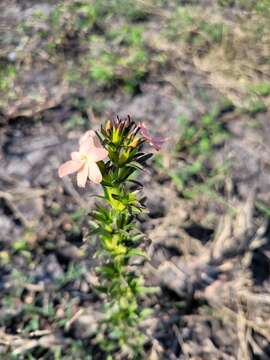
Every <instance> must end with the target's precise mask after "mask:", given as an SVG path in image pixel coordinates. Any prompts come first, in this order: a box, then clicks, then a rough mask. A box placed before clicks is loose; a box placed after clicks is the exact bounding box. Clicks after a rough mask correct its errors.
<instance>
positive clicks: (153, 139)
mask: <svg viewBox="0 0 270 360" xmlns="http://www.w3.org/2000/svg"><path fill="white" fill-rule="evenodd" d="M139 128H140V133H141V135H142V137H143V138H144V139H145V140H146V141H147V142H148V143H149V144H150V145H151V146H153V148H155V149H156V150H157V151H159V150H160V149H161V146H162V145H163V144H164V142H165V141H167V140H168V138H164V137H163V136H151V135H150V133H149V130H148V129H147V127H146V126H145V124H144V123H140V125H139Z"/></svg>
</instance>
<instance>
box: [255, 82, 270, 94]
mask: <svg viewBox="0 0 270 360" xmlns="http://www.w3.org/2000/svg"><path fill="white" fill-rule="evenodd" d="M251 91H252V92H254V93H255V94H257V95H260V96H269V95H270V83H269V82H261V83H259V84H256V85H253V86H252V87H251Z"/></svg>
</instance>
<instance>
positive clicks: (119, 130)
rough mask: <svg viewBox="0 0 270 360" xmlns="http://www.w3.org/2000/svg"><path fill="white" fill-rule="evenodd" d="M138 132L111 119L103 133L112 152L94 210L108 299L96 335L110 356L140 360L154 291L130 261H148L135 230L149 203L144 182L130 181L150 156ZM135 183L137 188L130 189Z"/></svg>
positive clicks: (101, 287) (103, 167)
mask: <svg viewBox="0 0 270 360" xmlns="http://www.w3.org/2000/svg"><path fill="white" fill-rule="evenodd" d="M138 131H139V128H138V127H137V126H136V124H135V123H134V122H133V121H131V120H130V119H129V118H128V119H126V120H120V119H118V120H117V121H115V122H112V121H108V122H107V123H106V124H105V125H104V126H102V127H101V133H100V134H99V136H100V138H101V140H102V142H103V145H104V146H105V147H106V149H107V150H108V153H109V161H108V162H107V163H106V164H104V163H102V164H100V169H101V171H102V175H103V180H102V186H103V190H104V204H100V205H98V206H97V208H96V210H95V211H94V212H93V214H92V216H93V220H94V221H93V222H92V228H93V230H92V232H93V233H94V234H96V235H97V236H98V239H99V243H100V249H99V250H98V252H97V254H98V255H99V257H100V259H101V260H102V264H101V266H100V267H99V268H98V269H97V272H98V274H99V277H100V284H99V286H98V288H97V290H98V291H99V292H100V293H103V294H104V296H105V299H106V301H105V305H104V318H103V321H102V326H101V329H102V331H101V332H99V335H98V337H97V340H98V342H99V343H100V345H101V347H102V348H103V349H104V350H105V351H106V353H107V354H113V353H114V352H115V351H119V350H120V351H121V352H122V354H123V355H128V356H129V357H130V358H132V359H136V358H137V357H138V356H140V355H141V354H142V352H143V344H144V342H145V336H144V335H143V334H142V333H141V332H140V329H139V325H140V322H141V321H142V320H143V319H144V318H145V317H146V316H147V315H148V313H149V310H148V309H142V308H141V305H140V302H139V298H141V297H143V296H145V295H146V294H147V293H148V292H149V291H151V289H149V288H147V287H145V286H144V281H143V278H142V277H141V276H138V275H137V274H136V271H135V269H134V267H132V266H131V263H132V261H133V259H134V258H137V257H141V258H142V260H143V259H144V258H147V256H146V254H145V253H144V251H142V250H141V249H140V243H141V241H142V239H143V234H141V233H140V231H139V230H138V228H137V227H136V214H137V213H140V212H142V211H143V210H144V199H143V198H142V199H139V198H138V195H137V193H138V189H139V188H141V186H142V185H141V184H139V183H138V182H136V181H133V180H130V177H131V176H132V174H133V173H134V172H135V171H136V170H137V169H141V168H142V167H143V165H144V163H145V161H146V160H147V159H149V157H150V156H151V154H143V153H142V144H143V142H144V140H143V139H142V138H141V137H138V136H137V133H138ZM131 184H132V186H133V188H135V189H131Z"/></svg>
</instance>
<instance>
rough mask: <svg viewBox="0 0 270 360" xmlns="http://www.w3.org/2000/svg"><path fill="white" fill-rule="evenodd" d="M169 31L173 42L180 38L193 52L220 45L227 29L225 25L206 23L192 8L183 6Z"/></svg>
mask: <svg viewBox="0 0 270 360" xmlns="http://www.w3.org/2000/svg"><path fill="white" fill-rule="evenodd" d="M194 24H196V27H195V26H194ZM167 31H168V36H169V37H170V38H171V39H172V40H176V39H179V37H180V39H182V40H183V41H184V43H185V44H189V45H190V46H192V49H193V50H195V51H200V50H207V48H208V47H209V45H210V44H214V43H220V42H221V41H222V39H223V36H224V34H225V32H226V31H227V28H226V26H225V25H224V24H223V23H220V22H209V21H206V20H205V19H204V18H203V17H202V16H201V14H200V13H199V12H198V11H197V10H196V9H195V8H194V7H192V6H186V7H182V6H181V7H179V8H178V9H177V10H176V12H175V14H174V15H173V16H172V18H171V19H170V22H169V25H168V30H167Z"/></svg>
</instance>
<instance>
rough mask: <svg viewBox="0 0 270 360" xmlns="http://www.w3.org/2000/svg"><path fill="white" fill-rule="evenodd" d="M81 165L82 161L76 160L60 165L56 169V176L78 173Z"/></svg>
mask: <svg viewBox="0 0 270 360" xmlns="http://www.w3.org/2000/svg"><path fill="white" fill-rule="evenodd" d="M82 165H83V162H82V161H78V160H69V161H67V162H65V163H64V164H62V165H61V166H60V167H59V169H58V175H59V177H61V178H62V177H63V176H66V175H69V174H72V173H74V172H76V171H78V170H79V169H80V168H81V167H82Z"/></svg>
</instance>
